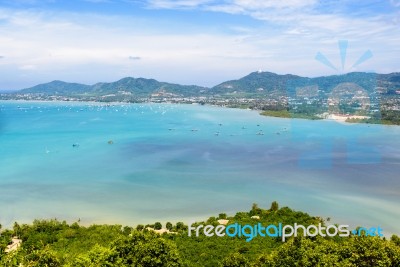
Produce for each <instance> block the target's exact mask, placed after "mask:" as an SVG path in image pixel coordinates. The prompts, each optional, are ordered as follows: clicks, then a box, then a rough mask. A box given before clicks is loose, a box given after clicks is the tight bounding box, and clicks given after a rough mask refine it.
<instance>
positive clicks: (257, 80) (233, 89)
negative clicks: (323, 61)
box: [210, 71, 400, 97]
mask: <svg viewBox="0 0 400 267" xmlns="http://www.w3.org/2000/svg"><path fill="white" fill-rule="evenodd" d="M343 83H352V84H356V85H358V86H360V87H361V88H363V89H365V90H366V91H367V92H370V93H371V92H374V91H375V89H376V88H378V89H379V88H380V89H381V91H382V92H384V93H385V94H396V91H398V90H400V73H390V74H376V73H367V72H351V73H347V74H343V75H331V76H322V77H316V78H308V77H301V76H297V75H292V74H285V75H279V74H276V73H271V72H260V71H258V72H253V73H250V74H249V75H247V76H245V77H243V78H241V79H238V80H231V81H226V82H223V83H221V84H219V85H217V86H214V87H213V88H212V89H211V90H210V93H213V94H219V95H230V94H236V95H240V94H241V95H248V94H253V95H258V96H270V97H273V96H285V95H293V94H295V93H296V90H297V89H298V88H301V87H305V88H306V87H310V86H318V89H319V90H320V91H321V92H322V93H325V94H327V93H329V92H331V91H332V90H333V89H334V88H335V87H336V86H338V85H339V84H343Z"/></svg>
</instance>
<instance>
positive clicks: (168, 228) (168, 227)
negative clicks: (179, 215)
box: [165, 222, 172, 231]
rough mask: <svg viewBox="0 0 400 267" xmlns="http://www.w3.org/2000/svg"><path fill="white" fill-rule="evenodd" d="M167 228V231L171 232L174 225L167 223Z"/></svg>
mask: <svg viewBox="0 0 400 267" xmlns="http://www.w3.org/2000/svg"><path fill="white" fill-rule="evenodd" d="M165 228H167V230H169V231H171V230H172V223H170V222H167V223H166V225H165Z"/></svg>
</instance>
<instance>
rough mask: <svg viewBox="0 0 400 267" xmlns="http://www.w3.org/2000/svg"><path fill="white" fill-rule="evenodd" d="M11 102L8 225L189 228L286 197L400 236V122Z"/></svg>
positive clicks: (0, 217)
mask: <svg viewBox="0 0 400 267" xmlns="http://www.w3.org/2000/svg"><path fill="white" fill-rule="evenodd" d="M0 107H1V112H0V153H1V159H0V222H1V223H2V224H3V225H6V226H7V225H11V224H12V222H14V221H21V222H30V221H32V219H34V218H54V217H56V218H59V219H66V220H67V221H70V222H72V221H75V220H78V219H81V221H82V222H83V223H87V224H89V223H94V222H95V223H120V224H129V225H135V224H137V223H153V222H154V221H163V222H165V221H168V220H171V221H185V222H189V221H191V220H196V219H205V218H207V217H208V216H212V215H217V214H218V213H219V212H227V213H230V214H233V213H234V212H236V211H242V210H249V209H250V207H251V204H252V203H253V202H256V203H258V204H259V206H261V207H266V208H268V207H269V205H270V203H271V202H272V201H274V200H277V201H278V202H279V203H280V205H281V206H289V207H291V208H294V209H297V210H302V211H306V212H309V213H311V214H312V215H315V216H322V217H331V218H332V221H334V222H337V223H346V224H351V225H353V226H355V225H362V226H369V227H371V226H377V225H379V226H381V227H382V228H383V229H384V233H385V234H389V233H397V234H399V233H400V226H399V224H398V221H400V208H399V206H398V203H399V200H400V179H399V175H398V174H399V173H400V135H399V134H400V127H397V126H380V125H366V124H343V123H342V124H341V123H337V122H334V121H309V120H289V119H280V118H269V117H263V116H260V115H258V113H257V112H254V111H248V110H239V109H227V108H217V107H210V106H197V105H172V104H132V105H130V104H125V105H122V104H116V105H111V106H107V105H105V104H96V103H69V102H5V101H3V102H0ZM110 140H112V141H113V144H108V141H110ZM73 144H75V146H73Z"/></svg>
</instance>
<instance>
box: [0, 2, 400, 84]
mask: <svg viewBox="0 0 400 267" xmlns="http://www.w3.org/2000/svg"><path fill="white" fill-rule="evenodd" d="M338 43H341V44H342V45H343V43H346V45H347V49H346V51H345V52H346V53H345V61H344V64H343V65H342V61H341V60H342V57H341V55H340V50H339V46H338ZM399 44H400V0H364V1H352V0H326V1H324V0H319V1H318V0H285V1H282V0H176V1H172V0H69V1H66V0H41V1H39V0H0V89H1V90H6V89H7V90H10V89H11V90H14V89H22V88H27V87H30V86H33V85H36V84H40V83H46V82H50V81H52V80H63V81H67V82H79V83H85V84H94V83H97V82H112V81H116V80H119V79H121V78H123V77H127V76H130V77H135V78H137V77H143V78H154V79H157V80H159V81H165V82H171V83H180V84H196V85H201V86H215V85H217V84H219V83H221V82H223V81H226V80H231V79H238V78H241V77H243V76H246V75H248V74H249V73H251V72H254V71H258V70H262V71H270V72H275V73H278V74H286V73H291V74H296V75H301V76H307V77H316V76H322V75H333V74H341V73H346V72H351V71H373V72H378V73H390V72H399V71H400V65H399V63H398V62H399V60H398V59H400V45H399ZM342 48H343V46H342ZM366 51H369V52H368V53H369V55H370V56H369V57H368V59H367V60H365V61H363V62H362V64H358V65H357V64H356V66H354V63H355V62H357V60H358V59H359V58H360V57H361V56H362V55H363V54H364V53H366ZM318 54H320V55H323V56H324V57H325V58H326V59H327V60H329V61H330V63H331V65H332V66H333V67H334V68H332V67H329V66H327V64H322V63H321V62H320V61H318V60H316V55H318Z"/></svg>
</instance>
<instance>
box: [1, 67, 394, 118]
mask: <svg viewBox="0 0 400 267" xmlns="http://www.w3.org/2000/svg"><path fill="white" fill-rule="evenodd" d="M0 100H50V101H97V102H107V103H109V102H123V103H146V102H152V103H186V104H193V103H197V104H201V105H204V104H208V105H217V106H223V107H231V108H244V109H253V110H259V111H260V112H261V114H262V115H266V116H276V117H288V118H304V119H329V118H330V119H335V120H340V121H346V122H362V123H378V124H397V125H400V73H390V74H377V73H367V72H352V73H347V74H343V75H332V76H323V77H316V78H308V77H301V76H297V75H292V74H285V75H279V74H276V73H271V72H262V71H258V72H253V73H250V74H249V75H247V76H245V77H243V78H240V79H238V80H231V81H226V82H223V83H221V84H219V85H216V86H214V87H211V88H208V87H202V86H196V85H180V84H172V83H167V82H159V81H157V80H154V79H145V78H131V77H126V78H123V79H121V80H119V81H116V82H111V83H96V84H94V85H85V84H79V83H67V82H63V81H52V82H49V83H45V84H39V85H36V86H34V87H31V88H26V89H22V90H18V91H14V92H7V93H5V92H4V93H1V94H0Z"/></svg>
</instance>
